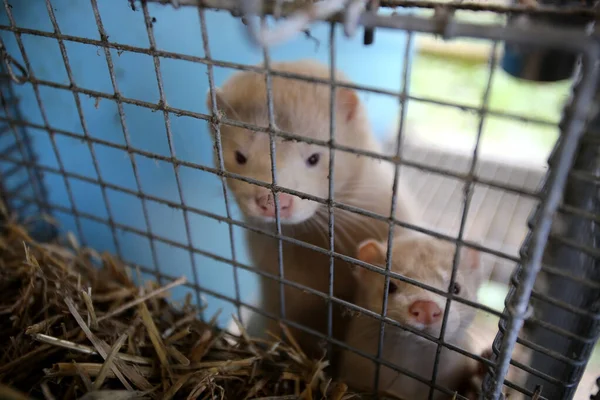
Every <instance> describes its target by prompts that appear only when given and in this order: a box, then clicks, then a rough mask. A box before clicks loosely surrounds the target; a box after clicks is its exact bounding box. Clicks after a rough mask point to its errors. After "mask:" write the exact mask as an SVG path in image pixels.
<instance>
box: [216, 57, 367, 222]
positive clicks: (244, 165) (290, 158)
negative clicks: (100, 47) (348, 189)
mask: <svg viewBox="0 0 600 400" xmlns="http://www.w3.org/2000/svg"><path fill="white" fill-rule="evenodd" d="M272 69H274V70H280V71H288V72H294V73H298V74H302V75H311V76H316V77H319V78H322V79H328V78H329V68H328V67H327V66H324V65H321V64H318V63H316V62H312V61H299V62H289V63H275V64H273V66H272ZM330 99H331V89H330V87H329V86H328V85H325V84H319V83H311V82H305V81H301V80H298V79H290V78H282V77H278V76H273V77H272V102H273V117H274V122H275V125H276V127H277V128H278V129H280V130H282V131H284V132H290V133H292V134H294V135H298V136H302V137H305V138H308V139H316V140H319V141H321V142H322V143H326V142H328V141H329V138H330ZM216 100H217V109H218V111H219V113H221V114H222V115H223V116H225V117H226V118H227V119H232V120H236V121H241V122H246V123H249V124H252V125H256V126H259V127H265V128H267V127H268V126H269V112H268V107H267V93H266V86H265V77H264V75H261V74H257V73H254V72H239V73H237V74H234V75H233V76H232V77H231V78H229V79H228V80H227V81H226V82H225V84H224V85H223V86H222V87H221V88H219V89H217V93H216ZM207 105H208V108H209V110H212V101H211V97H210V93H209V95H208V98H207ZM334 107H335V110H334V111H335V124H334V126H335V137H336V142H337V143H340V144H343V145H346V146H352V147H356V148H364V147H366V146H365V142H368V141H369V140H371V137H370V131H369V129H368V123H367V120H366V117H365V115H366V114H365V112H364V110H363V109H362V105H361V103H360V101H359V100H358V97H357V95H356V93H355V92H354V91H352V90H350V89H344V88H339V89H337V91H336V102H335V105H334ZM365 127H367V128H365ZM213 132H214V130H213ZM220 132H221V138H222V148H223V161H224V164H225V169H226V170H227V171H229V172H232V173H235V174H239V175H242V176H246V177H249V178H252V179H256V180H259V181H261V182H265V183H266V184H270V183H271V182H272V167H271V142H270V137H269V134H268V133H266V132H261V131H259V132H256V131H253V130H250V129H244V128H240V127H237V126H231V125H226V124H221V126H220ZM275 155H276V156H275V167H276V179H277V185H278V186H281V187H284V188H286V189H291V190H294V191H297V192H302V193H307V194H309V195H311V196H315V197H319V198H322V199H327V197H328V194H329V149H328V148H327V146H323V145H319V144H310V143H304V142H300V141H293V140H284V139H283V138H279V137H275ZM352 158H353V159H352ZM355 165H356V156H354V155H351V154H349V153H344V152H336V157H335V164H334V176H333V177H332V179H334V188H335V190H338V189H340V188H343V187H345V186H347V183H348V182H350V181H351V180H352V179H355V175H356V174H355V173H354V166H355ZM228 185H229V187H230V189H231V191H232V193H233V195H234V196H235V198H236V200H237V202H238V204H239V206H240V208H241V210H242V212H243V213H244V215H245V216H246V217H249V218H250V219H253V220H256V221H259V222H271V221H274V219H275V204H274V203H275V202H274V199H273V196H272V193H271V190H270V189H268V188H266V187H261V186H258V185H254V184H251V183H247V182H243V181H240V180H237V179H231V178H229V179H228ZM278 197H279V216H280V221H281V222H282V223H283V224H298V223H302V222H304V221H307V220H308V219H310V218H311V217H313V216H314V215H315V214H316V213H318V212H319V209H320V208H323V205H322V204H320V203H318V202H315V201H312V200H309V199H303V198H300V197H297V196H294V195H291V194H287V193H282V192H280V193H279V196H278Z"/></svg>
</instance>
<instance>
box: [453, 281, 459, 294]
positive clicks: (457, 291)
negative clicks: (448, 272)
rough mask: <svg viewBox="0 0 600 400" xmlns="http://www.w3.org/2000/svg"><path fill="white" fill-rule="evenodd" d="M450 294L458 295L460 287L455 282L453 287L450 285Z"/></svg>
mask: <svg viewBox="0 0 600 400" xmlns="http://www.w3.org/2000/svg"><path fill="white" fill-rule="evenodd" d="M452 293H454V294H459V293H460V285H459V284H458V283H457V282H454V285H452Z"/></svg>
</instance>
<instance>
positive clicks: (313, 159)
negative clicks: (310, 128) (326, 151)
mask: <svg viewBox="0 0 600 400" xmlns="http://www.w3.org/2000/svg"><path fill="white" fill-rule="evenodd" d="M320 158H321V155H320V154H319V153H315V154H313V155H311V156H310V157H308V159H307V160H306V163H307V164H308V166H309V167H314V166H315V165H317V164H318V163H319V159H320Z"/></svg>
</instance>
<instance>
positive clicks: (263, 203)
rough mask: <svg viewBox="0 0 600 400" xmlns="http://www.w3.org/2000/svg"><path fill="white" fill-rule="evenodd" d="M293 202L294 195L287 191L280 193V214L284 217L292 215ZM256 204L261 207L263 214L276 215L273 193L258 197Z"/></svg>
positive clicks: (266, 215)
mask: <svg viewBox="0 0 600 400" xmlns="http://www.w3.org/2000/svg"><path fill="white" fill-rule="evenodd" d="M293 203H294V198H293V197H292V195H289V194H287V193H279V216H280V217H283V218H288V217H290V216H291V215H292V205H293ZM256 205H257V206H258V208H259V209H260V211H261V213H262V215H263V216H265V217H274V216H275V200H274V199H273V194H272V193H269V194H268V195H264V196H261V197H257V198H256Z"/></svg>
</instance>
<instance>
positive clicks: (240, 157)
mask: <svg viewBox="0 0 600 400" xmlns="http://www.w3.org/2000/svg"><path fill="white" fill-rule="evenodd" d="M235 161H237V163H238V164H246V161H248V159H247V158H246V156H245V155H243V154H242V153H240V152H239V151H236V152H235Z"/></svg>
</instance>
